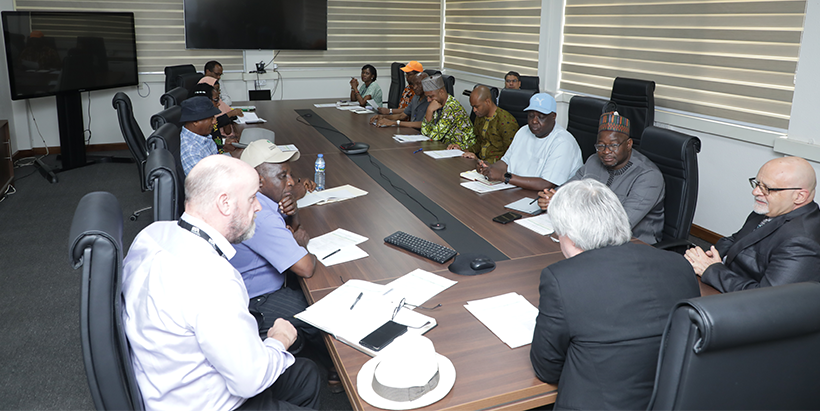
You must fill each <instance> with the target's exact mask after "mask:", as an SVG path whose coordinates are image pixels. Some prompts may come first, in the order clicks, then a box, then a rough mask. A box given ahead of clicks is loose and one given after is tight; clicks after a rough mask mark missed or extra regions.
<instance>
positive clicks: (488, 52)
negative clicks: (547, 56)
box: [444, 0, 541, 78]
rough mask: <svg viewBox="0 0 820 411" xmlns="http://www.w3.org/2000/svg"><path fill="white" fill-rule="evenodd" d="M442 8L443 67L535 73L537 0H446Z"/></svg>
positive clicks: (498, 73) (538, 21)
mask: <svg viewBox="0 0 820 411" xmlns="http://www.w3.org/2000/svg"><path fill="white" fill-rule="evenodd" d="M444 13H445V17H444V19H445V20H444V21H445V23H444V67H445V68H448V69H455V70H460V71H465V72H469V73H475V74H482V75H485V76H490V77H496V78H504V74H506V73H507V72H508V71H510V70H513V71H517V72H519V73H520V74H521V75H525V76H537V75H538V44H539V35H540V32H541V0H446V3H445V11H444Z"/></svg>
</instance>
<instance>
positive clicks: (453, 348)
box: [241, 100, 716, 410]
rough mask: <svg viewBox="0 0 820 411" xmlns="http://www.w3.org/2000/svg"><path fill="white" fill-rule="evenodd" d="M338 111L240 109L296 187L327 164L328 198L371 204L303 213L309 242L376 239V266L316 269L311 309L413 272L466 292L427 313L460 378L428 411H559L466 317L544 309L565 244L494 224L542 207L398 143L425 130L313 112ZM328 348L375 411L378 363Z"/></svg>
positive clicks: (547, 391) (506, 351)
mask: <svg viewBox="0 0 820 411" xmlns="http://www.w3.org/2000/svg"><path fill="white" fill-rule="evenodd" d="M330 102H332V101H329V100H328V101H316V100H287V101H253V102H247V103H241V104H246V105H254V106H256V114H257V115H258V116H259V117H260V118H263V119H265V120H266V121H267V122H266V123H263V124H259V125H248V126H247V127H264V128H267V129H270V130H272V131H274V132H275V133H276V137H275V140H276V141H275V142H276V144H279V145H281V144H294V145H296V146H297V147H298V149H299V151H300V154H301V158H300V159H299V160H298V161H296V162H294V163H292V168H293V175H294V178H312V177H313V162H314V161H315V159H316V157H317V154H320V153H321V154H323V155H324V158H325V162H326V184H325V186H326V187H328V188H331V187H337V186H341V185H344V184H350V185H352V186H354V187H357V188H359V189H362V190H364V191H366V192H367V195H365V196H362V197H357V198H353V199H349V200H345V201H341V202H336V203H330V204H325V205H314V206H310V207H306V208H304V209H300V210H299V214H300V217H301V222H302V226H303V227H304V228H305V230H306V231H307V233H308V234H309V235H310V236H311V237H316V236H319V235H322V234H325V233H328V232H330V231H333V230H335V229H337V228H343V229H345V230H348V231H351V232H354V233H356V234H359V235H362V236H365V237H367V238H368V241H365V242H364V243H362V244H359V247H360V248H361V249H362V250H364V251H365V252H367V254H368V255H369V256H368V257H366V258H362V259H358V260H354V261H350V262H347V263H343V264H338V265H333V266H331V267H325V266H324V265H322V264H321V263H317V268H316V272H315V274H314V275H313V277H311V278H308V279H302V280H301V281H302V284H301V285H302V288H303V290H304V292H305V294H306V296H307V298H308V302H309V303H313V302H315V301H318V300H319V299H321V298H322V297H324V296H325V295H327V294H329V293H330V292H332V291H333V290H334V289H336V288H337V287H339V286H341V285H342V284H343V283H344V282H345V281H347V280H349V279H359V280H366V281H372V282H376V283H382V284H384V283H388V282H390V281H392V280H394V279H396V278H398V277H401V276H403V275H405V274H407V273H409V272H411V271H413V270H415V269H422V270H425V271H429V272H432V273H434V274H437V275H440V276H442V277H445V278H448V279H451V280H455V281H458V283H457V284H456V285H454V286H453V287H450V288H448V289H447V290H445V291H443V292H441V293H440V294H438V295H436V296H435V297H433V298H432V299H430V300H429V301H428V302H427V303H426V304H425V305H427V306H434V305H436V304H441V307H440V308H438V309H436V310H434V311H425V312H423V313H424V314H425V315H429V316H431V317H433V318H435V319H436V322H437V324H438V325H437V326H436V327H435V328H433V329H432V330H430V331H429V332H427V333H426V334H425V336H426V337H428V338H429V339H430V340H431V341H432V342H433V344H434V346H435V348H436V352H438V353H439V354H442V355H444V356H446V357H447V358H449V359H450V360H451V361H452V362H453V365H454V366H455V368H456V381H455V385H454V386H453V388H452V390H451V391H450V393H449V394H448V395H447V396H446V397H444V398H443V399H442V400H440V401H438V402H436V403H434V404H432V405H430V406H428V407H426V409H431V410H432V409H435V410H446V409H471V410H472V409H530V408H534V407H538V406H541V405H545V404H550V403H553V402H555V397H556V391H557V387H556V386H554V385H550V384H545V383H543V382H541V381H540V380H538V379H537V378H536V377H535V374H534V372H533V370H532V366H531V364H530V359H529V351H530V346H529V345H526V346H523V347H519V348H515V349H511V348H509V346H507V345H506V344H504V343H503V342H502V341H501V340H500V339H499V338H498V337H496V336H495V335H494V334H493V333H492V332H491V331H490V330H489V329H488V328H486V327H485V326H484V325H483V324H482V323H481V322H479V321H478V320H477V319H476V318H475V317H473V315H472V314H470V312H469V311H467V309H465V308H464V304H466V303H467V301H471V300H477V299H482V298H487V297H492V296H496V295H501V294H505V293H509V292H517V293H518V294H521V295H522V296H523V297H524V298H526V299H527V300H528V301H529V302H531V303H532V304H533V305H534V306H536V307H537V306H538V297H539V295H538V285H539V277H540V272H541V270H542V269H543V268H544V267H546V266H548V265H550V264H552V263H554V262H557V261H560V260H562V259H563V258H564V257H563V255H562V254H561V251H560V247H559V245H558V243H557V242H556V241H557V240H555V239H554V238H553V237H552V236H542V235H539V234H537V233H535V232H533V231H531V230H529V229H527V228H525V227H523V226H521V225H519V224H515V223H511V224H506V225H502V224H499V223H495V222H493V221H492V218H493V217H495V216H498V215H500V214H503V213H505V212H507V211H509V210H507V209H505V208H504V206H505V205H506V204H509V203H512V202H514V201H516V200H519V199H521V198H522V197H529V198H535V197H536V192H534V191H530V190H523V189H520V188H514V189H508V190H502V191H495V192H491V193H485V194H477V193H475V192H473V191H471V190H468V189H466V188H464V187H462V186H461V185H460V183H461V182H463V181H464V180H463V179H461V178H460V176H459V173H461V172H463V171H467V170H470V169H473V168H474V167H475V162H474V161H473V160H469V159H464V158H449V159H433V158H432V157H430V156H427V155H424V151H429V150H441V149H444V148H445V145H444V144H443V143H438V142H432V141H425V142H414V143H399V142H397V141H395V140H394V139H393V138H392V136H393V134H418V131H417V130H415V129H411V128H404V127H403V128H399V129H397V128H395V127H390V128H378V127H374V126H371V125H370V122H369V119H370V117H371V115H367V114H355V113H352V112H350V111H343V110H338V109H336V108H334V107H330V108H316V107H314V103H330ZM347 141H356V142H364V143H367V144H369V145H370V149H369V151H368V153H367V154H357V155H351V156H348V155H346V154H344V153H342V152H341V151H340V150H339V148H338V145H339V144H341V143H344V142H347ZM419 149H422V151H421V152H419V151H418V150H419ZM432 222H443V223H445V224H446V228H445V229H444V230H441V231H436V230H433V229H431V228H430V227H429V226H428V224H430V223H432ZM396 231H404V232H406V233H409V234H411V235H414V236H417V237H420V238H423V239H425V240H429V241H432V242H434V243H438V244H441V245H445V246H448V247H450V248H453V249H455V250H456V251H458V252H459V253H460V254H464V253H481V254H484V255H487V256H489V257H491V258H493V259H494V260H495V261H496V264H497V266H496V269H495V270H494V271H492V272H490V273H487V274H483V275H478V276H461V275H456V274H453V273H451V272H450V271H449V270H448V268H447V267H448V265H449V263H450V262H452V260H451V261H448V262H446V263H445V264H438V263H435V262H433V261H431V260H427V259H425V258H422V257H419V256H417V255H415V254H412V253H409V252H407V251H404V250H402V249H400V248H397V247H394V246H392V245H388V244H387V243H385V242H383V239H384V238H385V237H387V236H389V235H390V234H392V233H394V232H396ZM634 241H636V240H634ZM318 257H321V256H318ZM701 289H702V293H704V294H713V293H715V292H716V291H715V290H714V289H711V287H709V286H706V285H702V287H701ZM325 339H326V340H325V341H326V343H327V345H328V349H329V351H330V354H331V357H332V359H333V362H334V364H335V365H336V368H337V370H338V371H339V375H340V377H341V378H342V383H343V385H344V387H345V392H346V393H347V395H348V398H349V399H350V403H351V405H352V407H353V408H354V409H356V410H372V409H377V408H374V407H373V406H371V405H370V404H368V403H366V402H364V401H363V400H362V399H361V398H359V396H358V392H357V389H356V384H357V382H356V378H357V375H358V371H359V370H360V369H361V367H362V365H363V364H364V363H365V362H367V361H368V360H369V359H370V358H371V357H369V356H368V355H366V354H364V353H362V352H360V351H358V350H356V349H354V348H352V347H350V346H348V345H346V344H344V343H342V342H340V341H338V340H336V339H335V338H333V337H331V336H325Z"/></svg>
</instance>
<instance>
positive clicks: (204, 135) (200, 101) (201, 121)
mask: <svg viewBox="0 0 820 411" xmlns="http://www.w3.org/2000/svg"><path fill="white" fill-rule="evenodd" d="M180 107H181V114H180V116H179V122H180V123H182V129H181V130H180V132H179V140H180V141H179V157H180V160H181V162H182V168H183V170H185V175H186V176H187V175H188V174H189V173H190V172H191V169H193V168H194V166H195V165H196V164H197V163H198V162H199V161H200V160H202V159H203V158H205V157H207V156H210V155H213V154H218V153H219V150H218V149H217V147H216V143H214V140H213V138H212V137H211V131H213V128H214V125H216V124H217V123H216V117H215V116H217V115H219V109H218V108H216V107H214V105H213V102H212V100H211V99H210V98H208V97H205V96H194V97H191V98H188V99H185V100H184V101H183V102H182V104H180ZM228 143H230V142H229V141H228V142H226V144H225V145H224V146H223V148H224V149H225V151H226V152H227V153H226V154H229V155H230V154H231V153H234V155H236V156H240V155H241V154H242V150H239V149H235V148H234V146H233V144H228Z"/></svg>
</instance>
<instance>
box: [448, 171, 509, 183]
mask: <svg viewBox="0 0 820 411" xmlns="http://www.w3.org/2000/svg"><path fill="white" fill-rule="evenodd" d="M459 176H461V178H464V179H467V180H470V181H478V182H479V183H482V184H485V185H488V186H492V185H496V184H503V183H502V182H501V181H490V180H488V179H487V176H485V175H484V174H481V173H479V172H478V171H475V169H473V170H467V171H462V172H461V174H459Z"/></svg>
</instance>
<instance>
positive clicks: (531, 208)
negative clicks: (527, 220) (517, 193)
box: [504, 197, 543, 215]
mask: <svg viewBox="0 0 820 411" xmlns="http://www.w3.org/2000/svg"><path fill="white" fill-rule="evenodd" d="M533 200H534V199H532V198H529V197H524V198H522V199H520V200H518V201H514V202H512V203H510V204H507V205H505V206H504V207H505V208H509V209H511V210H515V211H520V212H522V213H527V214H533V215H537V214H541V211H543V210H541V207H538V201H536V202H534V203H533ZM530 203H532V204H530Z"/></svg>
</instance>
